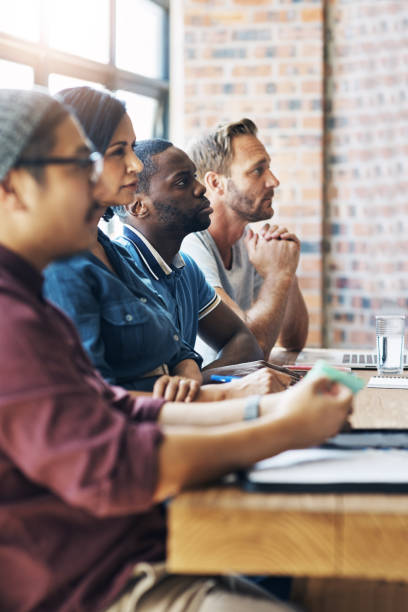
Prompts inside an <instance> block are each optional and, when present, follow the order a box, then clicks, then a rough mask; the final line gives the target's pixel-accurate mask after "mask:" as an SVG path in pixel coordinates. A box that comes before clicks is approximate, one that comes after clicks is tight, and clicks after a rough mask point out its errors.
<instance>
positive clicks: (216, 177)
mask: <svg viewBox="0 0 408 612" xmlns="http://www.w3.org/2000/svg"><path fill="white" fill-rule="evenodd" d="M204 185H205V187H206V188H207V189H208V190H209V191H210V192H213V193H216V194H218V195H224V192H225V181H224V176H223V175H222V174H217V172H213V171H212V170H211V171H209V172H206V173H205V176H204Z"/></svg>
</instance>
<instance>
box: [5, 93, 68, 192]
mask: <svg viewBox="0 0 408 612" xmlns="http://www.w3.org/2000/svg"><path fill="white" fill-rule="evenodd" d="M68 116H69V112H68V111H67V109H66V108H64V106H62V104H59V103H58V102H57V101H52V102H51V104H50V106H49V108H48V109H47V113H46V114H45V116H44V117H43V118H42V119H41V121H40V123H39V124H38V125H37V127H36V128H35V130H34V131H33V133H32V134H31V136H30V139H29V141H28V143H27V144H26V146H25V147H24V150H23V151H22V152H21V155H20V158H24V157H25V158H33V159H35V158H41V157H48V156H49V154H50V152H51V151H52V149H53V148H54V147H55V144H56V137H55V131H56V129H57V127H58V126H59V125H60V124H61V123H62V122H63V121H64V119H66V118H67V117H68ZM20 158H19V159H20ZM17 162H18V160H17V161H16V163H17ZM26 170H27V172H29V173H30V174H31V175H32V176H33V177H34V178H35V180H36V181H38V182H39V183H41V182H42V181H43V179H44V170H45V168H44V166H26Z"/></svg>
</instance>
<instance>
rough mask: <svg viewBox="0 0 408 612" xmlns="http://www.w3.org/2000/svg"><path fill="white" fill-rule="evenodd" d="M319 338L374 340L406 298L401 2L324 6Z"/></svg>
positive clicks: (406, 91)
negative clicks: (381, 320) (385, 317)
mask: <svg viewBox="0 0 408 612" xmlns="http://www.w3.org/2000/svg"><path fill="white" fill-rule="evenodd" d="M327 28H328V40H329V41H330V42H329V47H328V51H329V55H328V67H329V71H328V79H327V91H328V101H329V102H330V104H329V106H328V111H329V112H328V114H327V122H326V127H327V140H326V142H327V150H326V162H327V163H326V172H327V183H326V185H327V215H326V224H327V225H326V233H327V236H328V247H329V253H328V255H327V257H326V259H325V280H326V296H325V301H326V304H327V310H326V322H327V342H328V344H329V345H332V346H341V345H353V344H354V345H356V346H357V345H361V346H364V345H367V346H373V343H374V323H375V322H374V315H375V313H377V312H380V311H383V312H385V311H387V312H390V311H395V310H397V311H402V312H406V307H407V305H408V275H407V272H408V2H404V1H402V0H401V1H392V0H388V1H387V0H383V1H380V0H377V1H375V2H374V1H371V2H367V1H359V2H349V1H346V0H336V1H332V2H331V3H330V5H329V10H328V12H327Z"/></svg>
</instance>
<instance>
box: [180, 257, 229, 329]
mask: <svg viewBox="0 0 408 612" xmlns="http://www.w3.org/2000/svg"><path fill="white" fill-rule="evenodd" d="M182 256H183V259H184V261H185V264H186V267H187V268H188V271H189V278H190V282H191V283H194V291H195V292H197V296H198V320H201V319H204V318H205V317H206V316H207V315H208V314H210V312H212V311H213V310H214V308H216V307H217V306H218V304H219V303H220V302H221V298H220V297H219V296H218V294H217V293H216V291H215V290H214V287H211V285H209V284H208V283H207V281H206V279H205V276H204V274H203V272H202V271H201V269H200V268H199V267H198V265H197V264H196V262H195V261H194V260H193V259H192V258H191V257H190V256H189V255H187V254H186V253H182Z"/></svg>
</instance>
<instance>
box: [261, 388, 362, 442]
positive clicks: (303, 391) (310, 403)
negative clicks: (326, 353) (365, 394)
mask: <svg viewBox="0 0 408 612" xmlns="http://www.w3.org/2000/svg"><path fill="white" fill-rule="evenodd" d="M352 398H353V395H352V393H351V391H350V389H348V388H347V387H345V386H344V385H341V384H338V383H335V382H332V381H330V380H329V379H328V378H325V377H320V378H316V379H314V380H308V379H307V378H306V379H304V380H302V381H301V382H300V383H298V384H297V385H295V386H294V387H291V388H290V389H288V390H287V391H285V392H284V393H281V394H280V396H279V402H276V396H273V395H272V396H270V400H269V404H270V409H269V410H268V408H269V407H268V397H265V398H262V403H261V411H262V413H263V414H265V413H268V412H269V414H270V415H271V416H272V418H274V419H276V418H283V419H284V420H285V421H286V423H287V427H288V430H287V431H288V436H289V439H290V440H291V446H292V447H293V448H302V447H305V446H313V445H316V444H320V443H321V442H323V441H324V440H326V439H327V438H330V437H331V436H334V435H335V434H336V433H337V432H338V431H339V430H340V429H341V427H342V426H343V424H344V422H345V421H346V419H347V417H348V416H349V415H350V414H351V413H352V410H353V404H352Z"/></svg>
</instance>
